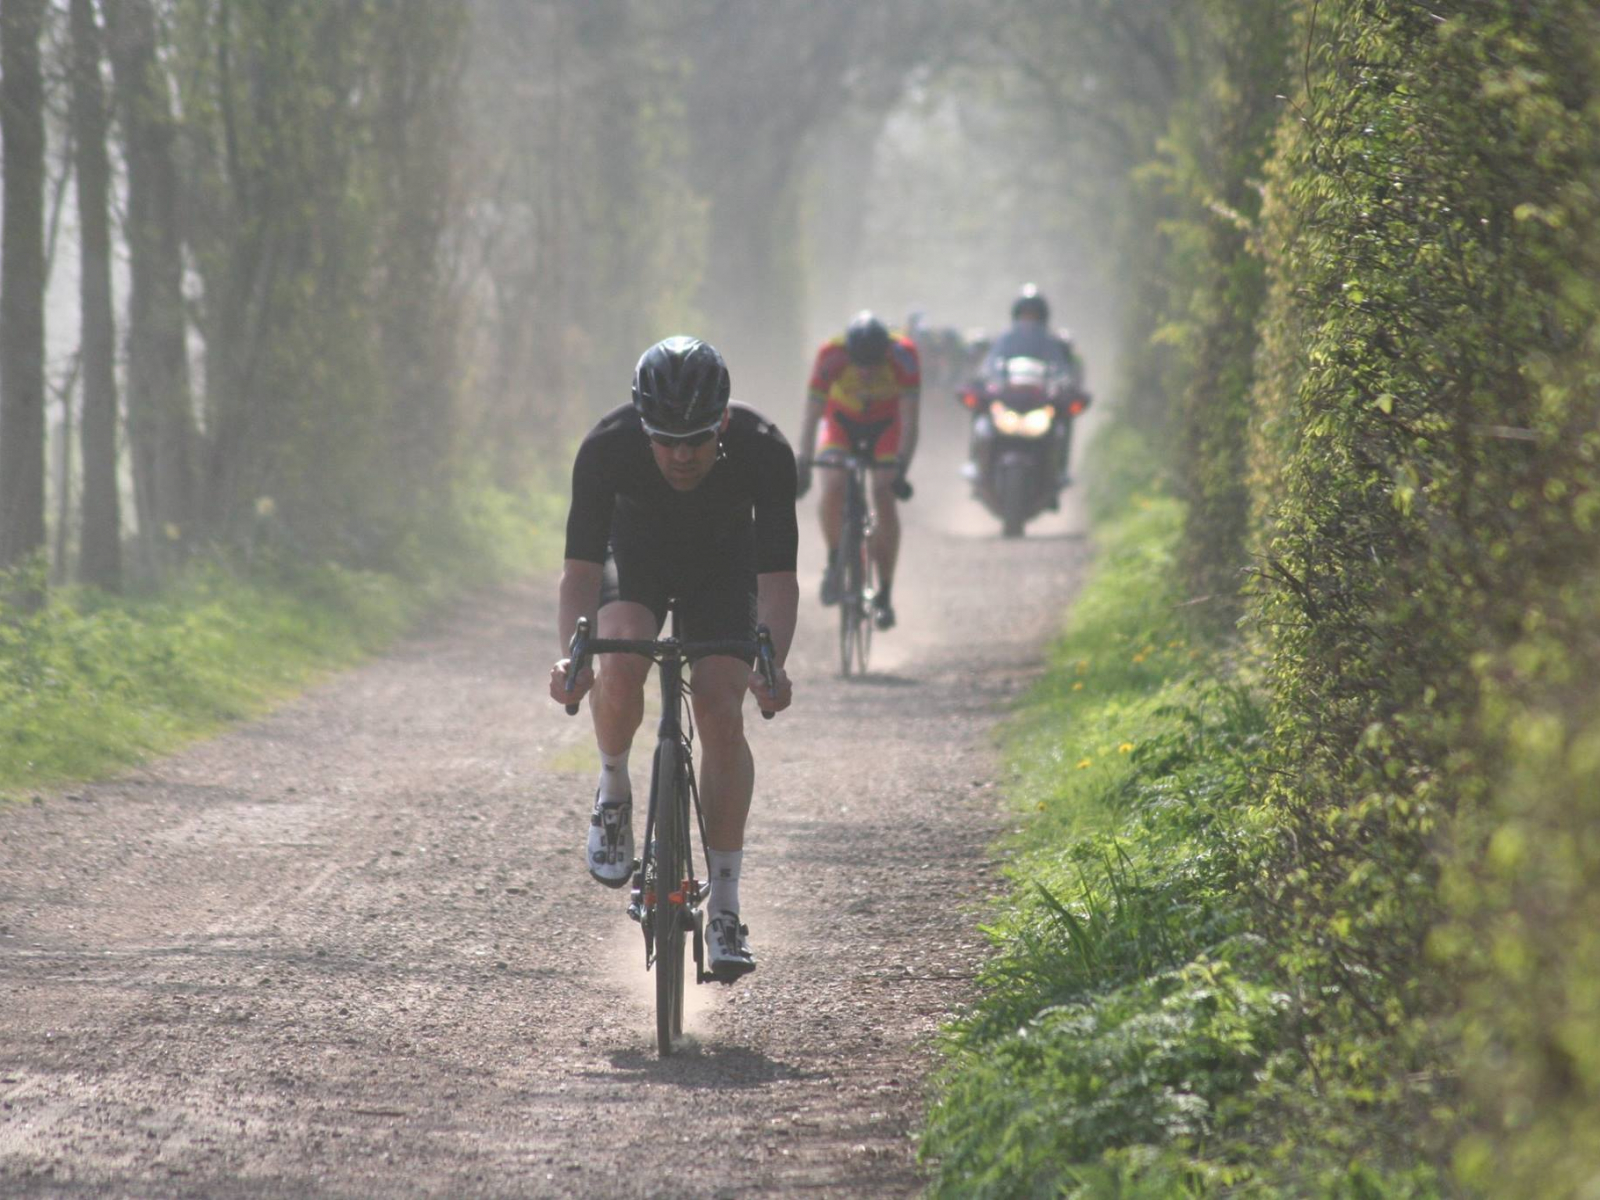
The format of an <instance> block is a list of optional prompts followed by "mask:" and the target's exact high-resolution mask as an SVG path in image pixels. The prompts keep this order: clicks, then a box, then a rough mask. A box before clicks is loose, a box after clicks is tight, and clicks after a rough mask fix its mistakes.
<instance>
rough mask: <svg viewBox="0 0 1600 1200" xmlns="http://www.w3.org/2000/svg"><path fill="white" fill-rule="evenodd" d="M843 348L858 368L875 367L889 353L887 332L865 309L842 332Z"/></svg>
mask: <svg viewBox="0 0 1600 1200" xmlns="http://www.w3.org/2000/svg"><path fill="white" fill-rule="evenodd" d="M844 348H845V351H846V353H848V354H849V355H850V361H851V362H853V363H855V365H856V366H858V367H875V366H877V365H878V364H879V363H881V362H882V361H883V359H884V355H886V354H888V353H889V330H888V328H887V327H886V326H885V325H884V323H883V322H882V321H880V320H878V318H877V317H875V316H873V315H872V313H870V312H868V311H867V310H866V309H862V310H861V311H860V312H858V313H857V314H856V315H855V319H854V320H852V321H851V322H850V325H849V327H848V328H847V329H846V330H845V331H844Z"/></svg>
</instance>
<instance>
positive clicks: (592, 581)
mask: <svg viewBox="0 0 1600 1200" xmlns="http://www.w3.org/2000/svg"><path fill="white" fill-rule="evenodd" d="M603 571H604V568H603V567H602V566H601V565H600V564H599V563H596V562H585V561H584V560H583V559H581V558H569V559H567V560H566V562H565V563H564V564H562V568H561V586H560V590H559V592H558V599H557V611H558V613H559V616H558V617H557V620H556V626H557V633H558V635H559V636H560V638H561V646H560V651H561V654H562V655H563V656H565V654H566V653H567V647H568V646H569V645H571V644H572V631H573V629H574V628H576V627H577V624H578V618H579V617H588V618H589V628H591V629H594V628H596V626H595V610H596V609H598V608H599V607H600V579H601V575H602V573H603Z"/></svg>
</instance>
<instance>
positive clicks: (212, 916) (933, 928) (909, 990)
mask: <svg viewBox="0 0 1600 1200" xmlns="http://www.w3.org/2000/svg"><path fill="white" fill-rule="evenodd" d="M934 459H935V456H934V454H933V453H932V451H931V450H930V451H929V452H928V453H926V454H925V455H924V458H923V463H922V465H921V469H920V470H919V471H918V473H917V483H918V488H919V494H918V496H917V498H916V500H915V501H913V502H912V503H911V504H910V505H909V506H907V508H906V510H905V511H906V514H907V533H906V548H905V561H904V566H903V571H902V578H901V581H900V583H899V584H898V586H897V589H896V592H897V596H896V599H897V607H898V608H899V610H900V617H901V628H900V629H898V630H896V631H895V632H894V633H892V634H889V635H886V636H881V637H880V638H879V639H878V642H877V645H876V647H875V662H874V672H873V674H871V675H870V676H869V677H868V678H866V679H864V680H862V681H859V682H851V683H846V682H843V681H841V680H840V679H838V678H837V677H836V668H835V665H834V660H835V654H834V634H833V623H832V622H833V614H832V612H831V610H824V609H822V608H821V607H820V606H819V605H818V604H817V602H816V596H815V593H816V583H817V579H818V577H819V567H820V562H819V559H820V551H819V549H818V539H817V536H816V532H815V528H814V517H813V510H812V505H811V503H810V502H809V501H808V502H807V503H806V504H805V505H804V506H803V512H802V520H803V532H804V537H805V541H804V546H803V551H802V563H801V583H802V610H801V622H802V630H801V635H800V637H799V639H798V641H797V644H796V648H795V651H794V654H793V656H792V658H791V662H790V671H791V674H792V675H793V676H794V678H795V680H796V703H795V707H794V708H793V709H792V710H791V711H790V712H788V713H785V714H784V715H783V716H782V717H780V718H779V719H778V720H775V721H772V722H762V721H759V720H753V719H752V720H751V721H750V723H749V728H750V736H751V741H752V744H753V747H754V751H755V756H756V764H757V776H758V778H757V794H756V802H755V808H754V812H753V815H752V819H751V827H750V837H749V840H748V853H747V854H746V861H745V873H744V883H743V887H742V889H741V890H742V892H743V895H744V901H745V916H746V919H747V921H748V922H749V924H750V927H751V930H752V944H753V946H754V948H755V950H756V952H757V955H758V957H759V958H760V963H761V966H760V969H759V970H758V971H757V972H756V974H755V975H754V976H752V977H750V978H749V979H747V980H744V981H741V982H740V983H738V984H736V985H734V986H733V987H730V988H711V987H706V988H691V992H692V994H691V997H690V1019H689V1025H690V1037H689V1040H688V1043H687V1045H686V1046H685V1047H684V1049H683V1051H682V1052H681V1053H680V1054H678V1055H676V1056H674V1057H673V1058H670V1059H667V1060H658V1059H657V1057H656V1054H655V1051H654V1045H653V1017H652V1013H651V1007H650V1005H651V994H652V993H651V991H650V989H649V978H648V976H647V975H646V974H645V972H644V969H643V950H642V945H641V943H640V939H639V937H638V933H637V928H636V927H635V926H634V925H633V924H632V923H631V922H629V921H628V920H627V919H626V917H625V915H624V913H623V904H624V901H623V899H622V896H621V894H620V893H617V892H612V891H608V890H606V889H602V888H600V887H598V886H596V885H595V884H594V883H592V882H591V881H590V880H589V878H588V876H587V874H586V873H585V871H584V867H583V859H582V854H581V851H580V846H581V843H582V840H583V837H584V834H585V832H586V825H587V816H588V808H589V801H590V797H591V795H592V791H593V775H594V771H595V766H594V762H593V748H592V743H591V741H590V739H589V732H588V722H587V717H586V716H585V717H584V718H582V719H581V720H571V719H569V718H567V717H566V716H565V715H563V714H562V713H561V711H560V710H559V709H558V708H557V707H556V706H554V705H552V704H551V703H550V702H549V700H548V699H547V698H545V697H544V695H543V677H544V675H545V672H546V669H547V664H548V662H549V660H550V659H551V658H552V657H553V646H554V614H553V590H554V589H553V587H552V586H551V584H550V581H548V580H541V581H538V582H537V583H536V584H528V585H525V586H521V587H515V588H510V589H507V590H504V591H502V592H498V593H496V594H494V595H491V596H487V597H482V598H480V599H478V600H477V601H475V602H474V603H472V604H470V605H467V606H464V607H463V608H461V609H460V610H459V611H457V612H455V613H453V614H452V615H451V616H450V617H449V618H447V619H441V620H440V621H438V622H436V623H435V624H434V625H433V626H432V627H431V628H429V629H427V630H425V631H423V632H421V633H420V634H418V635H417V636H415V637H413V638H411V639H410V640H408V641H407V642H406V643H404V644H403V645H401V646H400V647H398V648H397V649H396V650H395V651H394V652H393V653H392V654H390V655H388V656H387V657H385V658H383V659H382V660H380V661H375V662H372V663H370V664H368V665H366V666H364V667H362V668H360V669H357V670H354V671H351V672H348V673H346V674H342V675H340V676H338V677H336V678H333V679H330V680H328V681H327V682H325V683H324V684H322V685H321V686H318V687H316V688H314V689H313V690H311V691H310V692H309V693H308V694H306V695H305V696H303V697H302V698H300V699H299V700H297V701H295V702H294V703H291V704H289V705H287V706H286V707H284V708H282V709H281V710H279V711H278V712H277V713H276V714H274V715H272V716H271V717H268V718H267V719H264V720H260V721H256V722H254V723H251V724H249V725H245V726H242V727H239V728H237V729H235V730H233V731H232V732H230V733H228V734H226V735H225V736H222V737H219V738H217V739H215V740H213V741H210V742H207V743H204V744H201V745H197V746H195V747H193V748H191V749H190V750H189V751H187V752H185V753H182V754H179V755H177V756H175V757H172V758H168V759H164V760H161V761H159V762H155V763H152V764H149V765H148V766H146V767H144V768H141V769H139V770H136V771H134V772H131V773H129V774H127V775H125V776H122V777H120V778H116V779H113V780H110V781H107V782H104V783H99V784H95V785H93V786H86V787H81V788H77V789H74V790H72V791H70V792H68V793H61V794H45V795H42V796H40V797H39V798H37V799H35V800H34V801H33V802H32V803H31V804H30V803H26V802H25V803H23V804H20V805H16V806H13V807H11V808H8V809H5V810H0V1194H3V1195H5V1196H39V1197H44V1196H52V1197H53V1196H63V1197H65V1196H203V1197H247V1196H312V1195H315V1196H359V1197H407V1196H575V1195H576V1196H619V1195H622V1196H680V1195H682V1196H730V1197H731V1196H768V1195H799V1194H803V1195H807V1196H883V1195H905V1194H915V1193H917V1192H918V1191H920V1190H921V1187H922V1184H923V1178H924V1176H923V1172H922V1169H921V1168H920V1167H919V1165H918V1163H917V1161H916V1156H915V1145H914V1142H913V1140H912V1139H913V1134H914V1131H915V1130H916V1128H917V1125H918V1121H919V1118H920V1115H921V1113H922V1111H923V1108H924V1104H925V1102H926V1096H927V1092H926V1076H927V1072H928V1071H929V1070H930V1068H931V1067H932V1066H933V1065H934V1056H933V1053H932V1047H931V1040H932V1037H933V1035H934V1034H935V1032H936V1030H937V1028H938V1026H939V1024H940V1023H941V1022H942V1021H943V1020H945V1019H946V1018H947V1017H948V1016H949V1015H950V1014H951V1013H952V1012H954V1011H955V1010H956V1009H957V1008H958V1006H959V1005H960V1004H961V1003H962V1001H963V998H964V997H965V996H967V995H968V994H969V993H970V988H971V986H972V985H971V982H970V980H971V976H972V972H973V970H974V967H975V965H976V963H977V962H978V960H979V959H980V957H981V954H982V939H981V936H980V935H979V934H978V932H977V930H976V926H977V924H978V922H979V921H980V920H981V901H982V900H983V898H984V897H985V896H986V895H987V894H988V893H989V892H990V891H991V890H992V889H993V888H994V887H995V886H996V885H997V882H998V866H997V865H996V864H995V863H994V862H992V861H991V860H990V859H989V854H990V851H991V847H992V844H993V841H994V839H995V837H996V835H997V834H999V833H1000V832H1001V831H1002V830H1003V827H1004V825H1005V823H1006V821H1007V814H1006V813H1005V811H1004V810H1003V807H1002V805H1001V804H1000V801H999V799H998V797H999V790H998V788H997V787H996V786H995V785H996V771H997V769H998V768H997V761H996V755H995V753H994V749H993V742H992V738H991V731H992V729H993V726H994V724H995V722H996V721H997V720H998V719H999V718H1000V717H1001V716H1002V715H1003V713H1004V712H1005V709H1006V706H1007V702H1008V700H1009V699H1010V698H1011V697H1012V696H1014V695H1015V694H1016V693H1017V691H1018V690H1019V689H1020V688H1021V687H1023V686H1025V684H1026V681H1027V680H1028V678H1029V676H1030V674H1031V673H1032V671H1033V670H1034V669H1035V664H1036V662H1037V659H1038V657H1039V651H1040V647H1041V645H1042V644H1043V642H1044V640H1045V639H1046V638H1047V637H1048V636H1049V634H1050V633H1051V632H1052V631H1053V629H1054V628H1055V627H1056V624H1057V622H1058V621H1059V614H1060V610H1061V608H1062V606H1063V604H1064V603H1065V601H1066V600H1067V599H1068V597H1069V595H1070V592H1071V589H1072V587H1073V586H1074V583H1075V580H1076V579H1077V577H1078V574H1079V572H1080V570H1081V567H1082V564H1083V561H1084V558H1085V555H1086V546H1085V543H1084V541H1083V538H1082V536H1081V534H1079V533H1078V532H1076V531H1077V530H1078V529H1080V528H1081V520H1080V518H1079V517H1078V516H1077V515H1076V513H1075V512H1073V511H1071V510H1070V506H1069V511H1068V512H1066V513H1064V514H1063V515H1062V516H1060V517H1053V518H1050V519H1049V520H1046V521H1041V522H1039V523H1037V524H1036V525H1035V526H1033V527H1031V528H1030V531H1029V537H1028V538H1027V539H1026V540H1023V541H1020V542H1006V541H1002V540H1001V539H1000V538H999V536H998V533H997V528H998V527H997V523H996V522H994V521H993V520H992V519H990V518H988V517H987V516H985V515H984V514H982V513H981V512H980V511H979V510H978V509H977V507H976V506H975V505H974V504H972V503H970V502H969V501H967V500H966V499H965V498H964V496H963V495H962V492H963V488H962V486H961V485H960V484H959V481H957V480H956V478H955V473H954V465H955V462H956V458H955V457H954V455H953V454H944V455H942V456H940V457H939V459H938V460H937V461H934ZM941 493H942V494H941ZM647 741H648V738H647V737H646V738H645V739H644V740H643V741H642V742H641V743H640V746H641V749H636V751H635V753H634V756H633V757H634V763H633V767H634V776H635V793H636V794H637V795H642V794H643V792H644V786H645V780H644V778H643V777H644V776H645V775H646V774H647V772H648V769H649V768H648V752H647V747H646V746H645V742H647Z"/></svg>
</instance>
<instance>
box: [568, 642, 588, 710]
mask: <svg viewBox="0 0 1600 1200" xmlns="http://www.w3.org/2000/svg"><path fill="white" fill-rule="evenodd" d="M588 657H589V618H588V617H579V618H578V623H577V624H576V625H574V626H573V628H572V641H571V642H570V643H568V645H567V678H566V685H567V691H569V692H570V691H571V690H572V685H573V684H575V683H576V682H577V680H578V676H579V675H580V674H581V673H582V671H583V668H584V661H583V660H584V659H586V658H588ZM577 715H578V705H576V704H569V705H567V716H569V717H575V716H577Z"/></svg>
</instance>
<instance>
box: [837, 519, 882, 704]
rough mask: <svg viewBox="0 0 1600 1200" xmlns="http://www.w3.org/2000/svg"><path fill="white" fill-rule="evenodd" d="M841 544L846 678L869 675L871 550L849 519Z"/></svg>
mask: <svg viewBox="0 0 1600 1200" xmlns="http://www.w3.org/2000/svg"><path fill="white" fill-rule="evenodd" d="M846 522H847V524H846V529H845V535H844V537H843V538H842V539H841V541H840V544H839V567H840V572H839V583H840V588H839V669H840V671H841V672H842V673H843V674H844V677H845V678H846V679H848V678H850V676H852V675H865V674H866V673H867V659H868V657H869V656H870V654H871V652H872V598H873V593H874V580H873V568H872V547H871V544H870V540H869V539H868V537H867V536H866V531H865V530H864V529H862V528H861V527H860V525H859V524H855V523H854V522H851V521H850V519H849V518H848V517H847V518H846Z"/></svg>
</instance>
